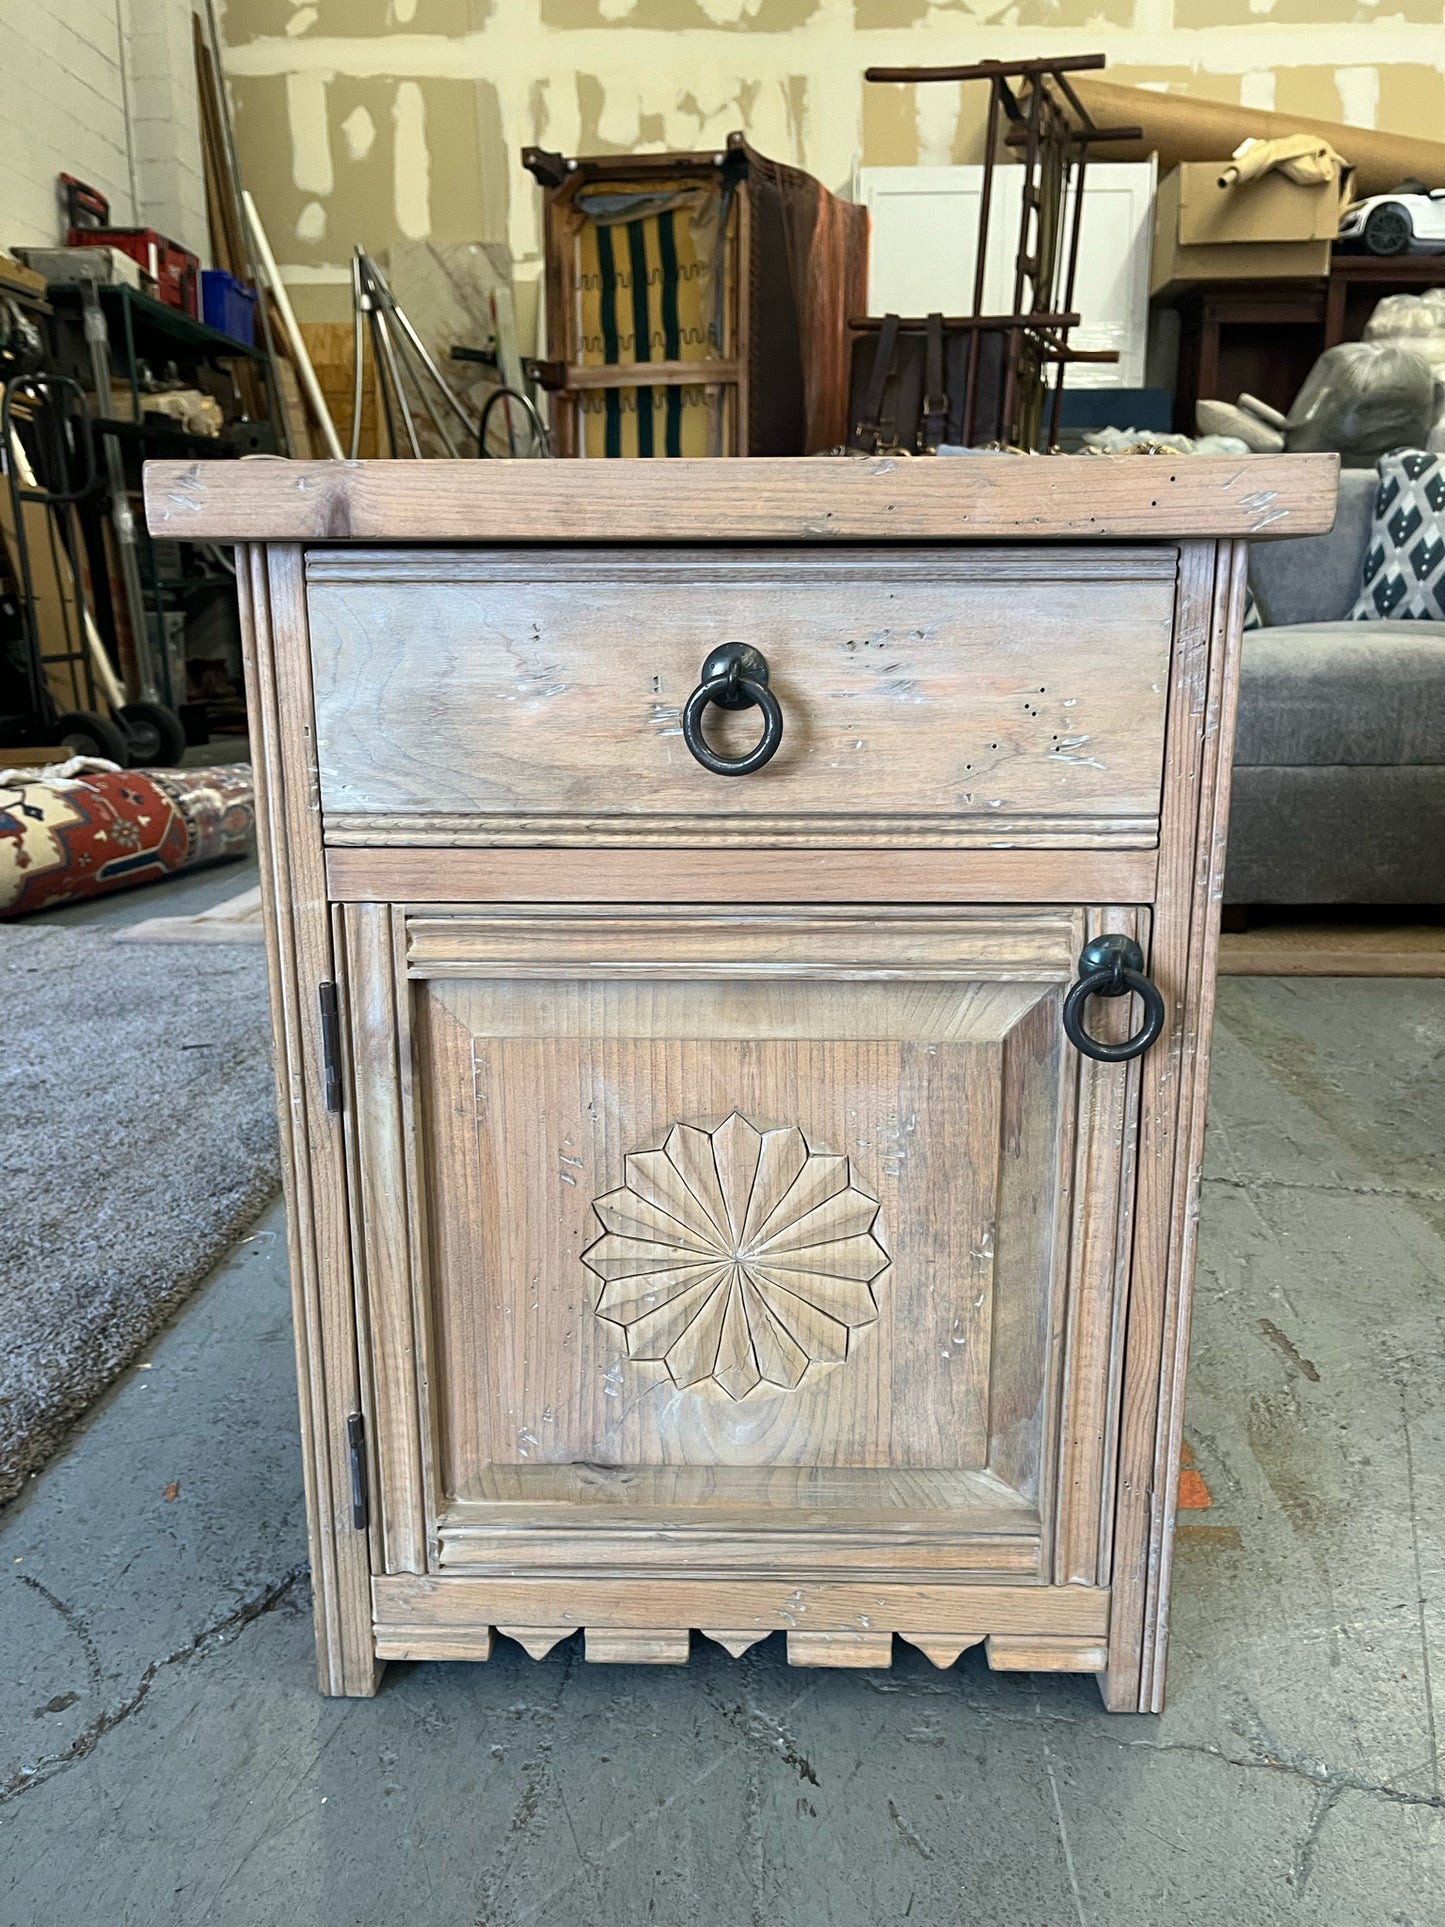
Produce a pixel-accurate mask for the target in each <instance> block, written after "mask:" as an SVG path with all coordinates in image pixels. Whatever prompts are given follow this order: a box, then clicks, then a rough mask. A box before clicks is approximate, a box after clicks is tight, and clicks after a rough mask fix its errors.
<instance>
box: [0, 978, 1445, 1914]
mask: <svg viewBox="0 0 1445 1927" xmlns="http://www.w3.org/2000/svg"><path fill="white" fill-rule="evenodd" d="M1442 1054H1445V985H1441V984H1435V983H1429V982H1400V983H1368V982H1350V983H1309V982H1305V981H1300V980H1297V981H1293V982H1291V981H1278V982H1267V981H1263V980H1244V979H1235V980H1230V981H1227V982H1226V983H1225V984H1224V985H1223V986H1222V987H1221V1009H1220V1027H1219V1032H1218V1042H1217V1048H1216V1056H1215V1102H1214V1108H1213V1122H1212V1127H1211V1136H1210V1151H1209V1165H1208V1174H1207V1178H1206V1183H1205V1187H1204V1200H1203V1217H1202V1229H1201V1262H1200V1276H1199V1289H1198V1302H1197V1307H1196V1315H1195V1372H1194V1376H1193V1381H1192V1387H1191V1396H1190V1403H1189V1411H1188V1422H1187V1427H1186V1429H1187V1433H1188V1436H1189V1439H1190V1441H1191V1443H1192V1445H1193V1448H1194V1454H1195V1460H1196V1464H1197V1467H1198V1469H1199V1471H1200V1472H1201V1474H1202V1476H1203V1478H1204V1480H1205V1482H1206V1484H1207V1486H1208V1488H1209V1490H1210V1492H1211V1494H1212V1496H1213V1505H1212V1507H1211V1508H1210V1509H1209V1510H1208V1511H1205V1512H1188V1513H1185V1514H1183V1515H1182V1530H1181V1533H1180V1537H1179V1542H1178V1553H1177V1560H1176V1583H1175V1612H1174V1628H1175V1637H1174V1647H1173V1655H1172V1660H1171V1666H1170V1703H1169V1707H1168V1710H1167V1711H1166V1713H1165V1714H1164V1715H1163V1716H1162V1717H1161V1718H1160V1719H1158V1720H1152V1719H1147V1718H1111V1717H1110V1716H1108V1715H1106V1714H1105V1713H1104V1712H1103V1711H1102V1710H1101V1708H1100V1705H1099V1701H1098V1696H1097V1693H1096V1691H1095V1688H1094V1686H1093V1684H1092V1682H1090V1681H1087V1680H1077V1679H1067V1678H1038V1679H1031V1678H1029V1677H1028V1676H1026V1675H1024V1676H1020V1675H1008V1674H998V1675H994V1674H990V1673H989V1672H988V1671H987V1668H986V1666H985V1665H984V1663H983V1660H982V1656H981V1654H980V1653H979V1652H978V1651H977V1650H975V1651H973V1652H971V1653H968V1654H966V1655H965V1656H964V1658H963V1659H962V1661H960V1662H959V1664H958V1665H957V1666H955V1667H953V1668H951V1669H950V1670H949V1671H948V1672H944V1673H940V1672H936V1671H935V1670H934V1669H933V1667H932V1666H931V1665H930V1664H929V1663H928V1662H927V1661H926V1660H925V1659H924V1658H923V1657H922V1655H920V1654H918V1653H915V1652H914V1651H913V1650H912V1649H911V1648H908V1647H905V1646H903V1645H901V1644H899V1645H898V1646H897V1647H896V1655H897V1657H896V1662H895V1665H894V1667H893V1669H892V1670H891V1671H889V1672H875V1673H852V1672H839V1673H827V1672H822V1671H816V1672H815V1671H801V1672H793V1671H789V1669H788V1668H787V1666H786V1663H785V1658H784V1654H783V1651H782V1647H781V1642H780V1641H778V1640H770V1641H768V1642H766V1643H765V1644H764V1645H762V1646H759V1647H755V1648H754V1649H753V1650H752V1651H751V1652H749V1653H748V1654H747V1655H745V1657H744V1658H743V1659H742V1660H737V1661H735V1660H731V1659H729V1658H728V1657H727V1656H726V1655H725V1654H724V1653H723V1652H722V1651H721V1650H720V1649H719V1648H716V1647H713V1646H711V1645H708V1644H706V1643H704V1642H702V1641H700V1640H699V1641H697V1642H696V1643H695V1646H694V1653H693V1658H692V1662H691V1664H690V1665H689V1666H688V1667H687V1668H685V1669H682V1668H678V1669H671V1668H614V1667H597V1666H592V1667H589V1666H586V1665H585V1664H583V1663H582V1658H581V1652H580V1641H578V1640H577V1639H573V1640H569V1641H567V1642H564V1644H562V1645H561V1646H559V1647H557V1648H555V1649H554V1650H553V1652H552V1653H551V1654H550V1655H549V1657H548V1658H547V1659H546V1660H544V1661H541V1662H540V1663H538V1662H533V1661H531V1660H529V1659H527V1658H526V1657H525V1655H524V1654H523V1653H522V1652H521V1651H520V1649H519V1648H517V1647H516V1646H514V1645H513V1644H512V1643H511V1642H510V1641H505V1640H503V1641H499V1642H498V1646H497V1650H496V1653H495V1655H494V1657H493V1659H492V1660H491V1661H490V1662H489V1663H488V1664H487V1665H484V1666H461V1665H457V1666H442V1665H415V1666H403V1665H398V1666H393V1667H391V1668H390V1669H389V1670H388V1673H387V1677H386V1681H385V1683H384V1685H383V1689H382V1692H381V1693H380V1695H379V1696H378V1697H377V1699H375V1700H374V1701H356V1702H343V1701H334V1700H323V1699H321V1698H319V1697H318V1695H317V1693H316V1691H315V1685H314V1671H313V1666H312V1658H311V1630H310V1616H309V1601H308V1598H307V1582H306V1578H305V1572H304V1564H303V1561H304V1542H303V1525H302V1514H301V1506H300V1501H299V1496H298V1494H299V1485H298V1478H299V1470H298V1454H297V1449H296V1445H295V1399H294V1392H293V1388H292V1378H291V1363H290V1349H289V1347H290V1339H289V1302H288V1296H287V1288H286V1281H285V1260H284V1241H283V1239H282V1237H281V1227H280V1219H279V1213H276V1212H272V1213H271V1214H269V1215H268V1216H267V1217H266V1218H265V1219H263V1220H262V1222H261V1224H260V1225H259V1226H258V1227H257V1229H256V1232H255V1234H254V1235H253V1237H252V1239H251V1240H250V1242H248V1243H245V1244H242V1245H241V1246H239V1247H238V1248H237V1249H236V1251H235V1252H234V1253H233V1254H232V1255H231V1257H230V1259H229V1260H228V1261H227V1263H226V1265H225V1266H224V1267H222V1269H221V1271H220V1272H219V1273H218V1274H217V1276H216V1277H215V1279H214V1280H213V1281H212V1282H211V1283H210V1284H209V1285H208V1286H207V1287H206V1288H205V1289H204V1290H203V1291H202V1292H201V1293H200V1294H199V1295H198V1296H197V1297H196V1298H195V1299H194V1300H193V1301H192V1302H191V1303H190V1305H189V1306H188V1307H187V1308H186V1309H185V1310H184V1311H183V1312H182V1313H181V1314H180V1315H179V1317H178V1318H177V1319H176V1320H175V1321H174V1323H173V1324H172V1326H171V1327H170V1328H169V1329H168V1330H167V1332H165V1333H164V1334H163V1335H162V1336H161V1337H160V1338H159V1339H158V1340H157V1341H156V1343H155V1345H154V1346H153V1348H152V1349H151V1350H150V1351H149V1352H148V1353H147V1354H146V1355H145V1357H144V1359H143V1361H142V1365H143V1366H144V1367H146V1368H147V1369H142V1368H141V1367H139V1366H138V1367H137V1368H136V1369H135V1370H133V1371H131V1372H130V1373H129V1374H128V1375H127V1376H126V1377H125V1378H124V1379H123V1380H122V1381H121V1382H120V1383H119V1384H118V1385H117V1386H116V1388H115V1389H114V1390H113V1392H112V1393H111V1394H110V1395H109V1396H108V1397H107V1398H106V1399H105V1400H104V1401H102V1403H101V1404H100V1405H99V1406H98V1407H97V1408H96V1409H95V1410H94V1411H93V1412H92V1414H91V1415H90V1417H89V1419H88V1421H87V1423H86V1425H85V1426H84V1428H83V1429H82V1431H81V1432H80V1433H79V1434H78V1435H77V1436H76V1437H75V1438H74V1440H73V1441H72V1443H71V1445H70V1447H69V1449H68V1450H66V1451H65V1452H64V1453H63V1454H62V1455H61V1456H60V1457H59V1458H58V1459H57V1460H56V1461H55V1462H54V1463H53V1464H52V1465H51V1466H50V1467H49V1468H48V1469H47V1470H46V1471H45V1472H44V1473H43V1474H42V1475H41V1476H40V1477H39V1478H37V1479H35V1480H33V1481H32V1482H31V1483H30V1485H29V1486H28V1488H27V1490H26V1493H25V1495H24V1496H23V1497H22V1499H21V1500H19V1501H17V1503H16V1504H15V1505H14V1506H13V1507H11V1508H10V1510H9V1511H8V1512H7V1513H6V1514H4V1515H0V1586H3V1587H4V1593H3V1598H4V1602H5V1611H4V1613H3V1616H0V1640H3V1643H4V1665H3V1668H0V1927H169V1924H170V1923H176V1924H178V1927H179V1924H184V1927H200V1924H202V1923H205V1924H209V1923H217V1924H218V1927H219V1924H220V1923H230V1922H245V1923H247V1927H323V1924H324V1927H346V1924H349V1923H356V1927H503V1924H505V1927H512V1924H513V1923H516V1927H531V1923H546V1924H547V1927H555V1924H556V1923H561V1924H562V1927H573V1923H577V1924H579V1927H593V1923H598V1924H599V1927H600V1923H602V1922H604V1921H605V1922H606V1923H607V1927H632V1924H633V1923H637V1924H638V1927H642V1923H648V1924H649V1927H697V1924H702V1923H714V1922H715V1923H718V1927H745V1924H750V1923H756V1927H764V1924H766V1927H880V1924H881V1923H892V1922H894V1921H903V1920H908V1921H909V1922H913V1923H924V1927H955V1923H960V1922H967V1923H969V1927H975V1923H977V1927H995V1923H997V1927H1158V1923H1160V1922H1163V1921H1168V1922H1169V1923H1170V1924H1171V1927H1175V1924H1176V1923H1178V1924H1179V1927H1216V1923H1220V1922H1229V1923H1231V1927H1256V1923H1268V1924H1270V1927H1273V1924H1274V1923H1291V1924H1293V1923H1299V1927H1441V1923H1445V1791H1442V1782H1441V1761H1440V1745H1439V1739H1438V1721H1437V1714H1438V1706H1437V1696H1438V1691H1439V1686H1438V1682H1439V1681H1440V1679H1441V1677H1442V1669H1445V1526H1442V1514H1441V1507H1440V1503H1439V1495H1440V1471H1441V1467H1442V1465H1445V1396H1442V1391H1441V1385H1442V1372H1441V1362H1442V1353H1445V1295H1442V1292H1441V1280H1442V1277H1445V1186H1442V1182H1441V1168H1440V1146H1441V1143H1442V1141H1445V1131H1442V1123H1445V1118H1442V1109H1445V1078H1442V1077H1441V1058H1442ZM173 1486H175V1487H178V1488H179V1490H178V1491H177V1492H176V1494H175V1496H174V1497H173V1498H169V1499H168V1498H167V1497H166V1496H165V1494H166V1492H167V1491H168V1490H169V1489H170V1488H171V1487H173Z"/></svg>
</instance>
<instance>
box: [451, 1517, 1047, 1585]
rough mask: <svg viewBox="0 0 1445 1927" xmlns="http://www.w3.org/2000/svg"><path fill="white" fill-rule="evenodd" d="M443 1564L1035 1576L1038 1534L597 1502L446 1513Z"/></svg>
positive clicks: (496, 1568)
mask: <svg viewBox="0 0 1445 1927" xmlns="http://www.w3.org/2000/svg"><path fill="white" fill-rule="evenodd" d="M438 1538H439V1542H440V1553H439V1557H438V1560H437V1568H438V1570H440V1571H442V1572H449V1573H451V1572H454V1573H480V1572H487V1573H491V1574H493V1575H498V1574H503V1573H518V1572H536V1573H545V1572H549V1571H550V1572H561V1571H568V1572H586V1571H607V1572H611V1573H618V1572H643V1571H648V1572H667V1571H672V1572H676V1571H677V1570H678V1569H679V1567H684V1566H685V1567H686V1569H687V1570H688V1571H689V1572H694V1573H697V1574H699V1575H701V1574H704V1573H705V1574H708V1575H709V1576H719V1575H721V1576H726V1575H727V1574H729V1573H731V1574H739V1573H744V1572H746V1573H747V1574H749V1575H750V1576H754V1577H760V1576H761V1577H765V1576H766V1575H767V1574H769V1573H790V1572H791V1573H796V1572H799V1571H808V1572H817V1573H828V1572H835V1573H856V1572H866V1573H869V1574H872V1575H874V1576H878V1577H881V1576H888V1575H895V1576H896V1575H906V1576H908V1577H910V1578H917V1577H919V1575H920V1574H927V1575H934V1576H942V1575H943V1574H945V1573H957V1574H960V1575H962V1576H964V1577H967V1576H970V1575H974V1576H976V1575H978V1574H981V1573H1008V1574H1012V1575H1013V1576H1014V1577H1015V1578H1024V1577H1029V1578H1035V1577H1037V1576H1038V1573H1039V1543H1040V1542H1039V1535H1038V1532H1037V1531H1034V1532H1032V1533H1028V1532H1018V1533H1008V1532H998V1533H995V1534H986V1533H983V1532H980V1531H978V1530H977V1529H976V1528H975V1527H974V1525H973V1522H972V1520H971V1519H969V1518H968V1517H967V1515H965V1516H963V1517H961V1518H959V1519H958V1520H957V1521H955V1522H954V1523H953V1524H952V1525H951V1526H935V1527H934V1529H933V1530H932V1531H929V1532H924V1531H922V1530H920V1529H919V1527H918V1524H917V1522H916V1520H914V1519H913V1518H911V1517H909V1516H908V1515H907V1514H901V1515H900V1516H899V1517H898V1518H897V1519H894V1518H892V1517H890V1516H889V1515H888V1514H887V1513H886V1512H885V1511H884V1509H883V1508H882V1506H880V1508H879V1510H878V1513H877V1515H876V1519H875V1523H874V1526H873V1529H872V1530H871V1531H869V1530H865V1529H864V1528H863V1527H862V1526H858V1527H855V1528H854V1529H852V1530H843V1531H840V1530H838V1529H836V1528H832V1529H830V1528H829V1527H828V1526H827V1525H825V1524H823V1523H822V1522H821V1521H815V1520H811V1519H809V1520H805V1521H803V1522H802V1523H801V1524H800V1525H799V1526H798V1527H797V1529H796V1530H793V1531H789V1530H788V1529H787V1528H786V1527H777V1526H774V1525H773V1524H772V1522H771V1520H770V1519H769V1520H767V1521H760V1520H759V1519H758V1518H757V1517H756V1516H755V1517H754V1518H752V1519H751V1520H745V1521H739V1522H738V1524H737V1525H736V1527H735V1529H733V1530H732V1531H727V1530H724V1529H722V1528H719V1527H708V1526H703V1525H694V1524H692V1523H691V1522H683V1521H679V1520H678V1519H677V1518H676V1516H673V1517H669V1518H666V1519H654V1520H653V1521H651V1522H647V1521H642V1522H639V1523H638V1524H637V1525H635V1526H614V1525H613V1524H612V1521H611V1519H610V1518H599V1517H598V1516H597V1514H596V1513H595V1512H593V1513H590V1514H587V1515H585V1516H579V1517H578V1518H577V1520H576V1522H575V1524H574V1525H573V1527H572V1528H571V1529H570V1530H567V1529H563V1528H560V1527H557V1526H554V1525H544V1526H539V1527H536V1528H531V1527H529V1526H526V1525H521V1524H509V1525H507V1526H495V1525H492V1526H473V1525H470V1524H454V1523H453V1521H452V1515H451V1513H449V1514H448V1515H447V1516H446V1517H444V1518H443V1520H442V1524H441V1527H440V1530H439V1533H438Z"/></svg>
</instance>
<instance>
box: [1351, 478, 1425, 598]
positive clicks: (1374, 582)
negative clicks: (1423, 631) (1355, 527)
mask: <svg viewBox="0 0 1445 1927" xmlns="http://www.w3.org/2000/svg"><path fill="white" fill-rule="evenodd" d="M1377 466H1378V470H1379V476H1380V486H1379V488H1378V489H1377V490H1376V492H1375V519H1374V523H1373V525H1372V527H1371V529H1370V540H1369V543H1368V545H1367V546H1366V549H1365V572H1364V584H1363V586H1362V588H1361V590H1360V593H1359V595H1358V596H1357V597H1356V598H1355V606H1354V608H1353V609H1351V611H1350V620H1351V621H1352V622H1407V621H1415V622H1445V456H1442V455H1438V454H1434V453H1432V452H1431V451H1429V450H1427V449H1418V448H1406V449H1401V450H1400V451H1399V452H1398V453H1396V454H1394V455H1382V456H1381V457H1380V460H1379V463H1378V465H1377Z"/></svg>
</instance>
